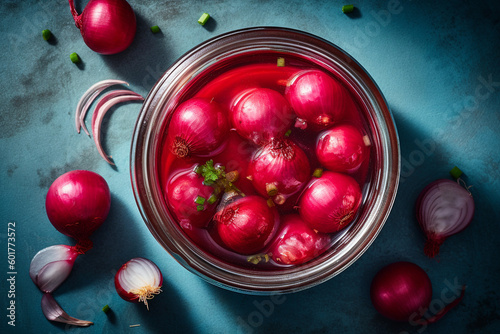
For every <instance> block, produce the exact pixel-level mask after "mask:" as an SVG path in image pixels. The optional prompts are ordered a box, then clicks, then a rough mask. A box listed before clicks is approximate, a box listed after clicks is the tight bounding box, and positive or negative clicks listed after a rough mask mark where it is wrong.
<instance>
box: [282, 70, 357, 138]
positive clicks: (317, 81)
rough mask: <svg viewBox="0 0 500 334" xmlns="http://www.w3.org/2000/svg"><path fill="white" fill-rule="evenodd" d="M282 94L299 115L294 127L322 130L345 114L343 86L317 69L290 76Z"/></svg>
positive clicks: (344, 91)
mask: <svg viewBox="0 0 500 334" xmlns="http://www.w3.org/2000/svg"><path fill="white" fill-rule="evenodd" d="M285 97H286V98H287V100H288V102H290V105H291V106H292V108H293V110H294V111H295V113H296V114H297V116H298V122H296V127H300V128H305V127H308V128H311V129H313V130H322V129H325V128H328V127H331V126H333V125H334V124H335V123H337V122H338V121H339V120H340V119H342V116H343V114H344V111H345V110H344V109H345V108H346V106H347V103H348V102H347V100H349V99H351V97H350V96H349V93H348V91H347V89H346V88H344V87H343V86H342V85H341V84H340V83H339V82H338V81H336V80H335V79H333V78H332V77H331V76H329V75H328V74H326V73H324V72H322V71H319V70H304V71H300V72H298V73H297V74H296V75H295V76H293V77H292V78H291V79H290V80H289V82H288V86H287V88H286V91H285Z"/></svg>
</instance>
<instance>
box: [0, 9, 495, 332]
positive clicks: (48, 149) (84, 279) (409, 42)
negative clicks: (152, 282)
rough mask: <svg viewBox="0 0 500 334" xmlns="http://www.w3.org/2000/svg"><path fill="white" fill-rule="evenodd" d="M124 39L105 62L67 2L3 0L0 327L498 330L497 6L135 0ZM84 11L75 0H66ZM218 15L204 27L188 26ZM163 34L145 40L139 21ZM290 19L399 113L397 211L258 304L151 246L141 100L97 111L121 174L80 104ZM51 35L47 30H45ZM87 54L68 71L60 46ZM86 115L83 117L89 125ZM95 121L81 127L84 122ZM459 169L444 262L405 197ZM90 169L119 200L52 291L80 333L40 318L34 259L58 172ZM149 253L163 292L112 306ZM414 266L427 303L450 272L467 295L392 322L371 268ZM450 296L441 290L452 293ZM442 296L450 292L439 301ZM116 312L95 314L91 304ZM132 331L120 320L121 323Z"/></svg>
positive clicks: (45, 237)
mask: <svg viewBox="0 0 500 334" xmlns="http://www.w3.org/2000/svg"><path fill="white" fill-rule="evenodd" d="M130 3H131V5H132V7H133V8H134V10H135V13H136V15H137V20H138V27H137V35H136V37H135V40H134V42H133V44H132V45H131V47H130V48H129V49H127V50H126V51H125V52H123V53H121V54H118V55H114V56H101V55H98V54H96V53H94V52H93V51H91V50H90V49H88V48H87V47H86V45H85V44H84V43H83V40H82V38H81V36H80V33H79V31H78V29H77V28H76V27H75V26H74V22H73V19H72V17H71V15H70V11H69V6H68V4H67V2H66V1H56V0H43V1H17V0H2V1H1V2H0V16H1V19H0V22H1V23H0V31H1V36H2V38H1V46H2V47H1V51H0V73H1V75H0V83H1V89H0V100H1V101H2V102H1V103H0V173H1V175H0V242H1V245H2V246H1V247H0V280H1V288H0V310H2V311H0V319H1V320H0V323H1V324H0V332H2V333H5V332H8V333H62V332H68V333H118V332H130V333H132V332H133V333H252V332H254V333H341V332H345V333H372V332H374V333H406V332H408V333H445V332H446V333H493V332H499V331H500V302H499V297H500V290H499V288H498V286H499V282H500V261H499V260H498V258H499V257H498V255H499V245H500V209H499V203H500V192H499V191H498V189H499V186H500V171H499V164H500V154H499V146H500V145H499V142H500V64H499V63H500V59H499V58H500V23H499V22H500V3H499V2H498V1H495V0H490V1H459V0H453V1H410V0H400V1H393V0H390V1H389V0H378V1H357V2H354V4H355V5H356V6H357V8H358V10H357V11H356V12H355V13H354V14H353V15H351V16H347V15H344V14H343V13H342V12H341V10H340V9H341V6H342V5H344V4H346V3H343V2H339V1H330V0H328V1H303V0H291V1H274V0H269V1H263V0H262V1H240V0H228V1H225V0H218V1H189V0H182V1H147V2H146V1H135V0H130ZM76 4H77V9H78V10H79V11H81V9H82V8H83V7H84V6H85V4H86V1H76ZM203 12H208V13H210V14H211V15H212V17H213V19H211V21H210V22H209V23H208V24H207V25H206V26H205V27H202V26H200V25H199V24H198V23H197V19H198V18H199V16H200V15H201V14H202V13H203ZM152 25H158V26H160V28H161V31H162V33H161V34H157V35H153V34H152V33H151V32H150V31H149V27H150V26H152ZM263 25H272V26H282V27H290V28H295V29H300V30H303V31H306V32H309V33H312V34H315V35H317V36H320V37H322V38H324V39H327V40H329V41H331V42H333V43H335V44H337V45H338V46H340V47H341V48H343V49H344V50H346V51H347V52H348V53H350V54H351V55H352V56H353V57H354V58H356V59H357V60H358V61H359V62H360V63H361V64H362V65H363V66H364V67H365V68H366V69H367V70H368V72H369V73H371V75H372V76H373V78H374V79H375V81H376V82H377V83H378V85H379V86H380V88H381V90H382V91H383V93H384V94H385V96H386V98H387V101H388V103H389V105H390V107H391V109H392V111H393V113H394V118H395V120H396V123H397V127H398V131H399V135H400V139H401V153H402V172H401V185H400V190H399V192H398V195H397V198H396V202H395V204H394V209H393V211H392V213H391V215H390V217H389V219H388V221H387V223H386V225H385V227H384V229H383V230H382V232H381V233H380V235H379V237H378V238H377V239H376V241H375V242H374V243H373V245H372V246H371V247H370V248H369V249H368V251H367V252H366V253H365V254H364V255H363V256H362V257H361V258H360V259H359V260H358V261H357V262H356V263H355V264H353V265H352V266H351V267H349V268H348V269H347V270H346V271H345V272H343V273H342V274H341V275H339V276H337V277H335V278H333V279H331V280H329V281H327V282H325V283H323V284H322V285H320V286H318V287H315V288H312V289H309V290H306V291H303V292H300V293H296V294H290V295H284V296H280V297H275V298H271V297H256V296H249V295H243V294H237V293H233V292H230V291H225V290H223V289H220V288H217V287H214V286H212V285H210V284H208V283H205V282H204V281H202V280H201V279H199V278H198V277H196V276H195V275H193V274H191V273H189V272H188V271H187V270H185V269H184V268H183V267H181V266H180V265H179V264H178V263H176V262H175V261H174V260H173V259H172V258H171V257H170V256H169V255H168V254H167V253H166V252H165V251H164V250H163V249H162V247H160V245H159V244H158V243H157V242H156V241H155V240H154V238H153V237H152V236H151V235H150V233H149V232H148V230H147V228H146V226H145V224H144V223H143V221H142V219H141V217H140V214H139V211H138V209H137V207H136V204H135V201H134V197H133V194H132V190H131V186H130V182H129V179H130V177H129V154H130V153H129V150H130V141H131V137H132V131H133V128H134V125H135V119H136V116H137V114H138V112H139V110H140V105H139V104H138V103H130V104H125V105H122V106H120V107H119V108H117V109H115V110H114V111H113V112H112V113H110V114H109V115H108V116H107V117H106V121H105V123H104V128H103V131H105V133H104V145H105V148H106V150H107V152H108V153H109V154H111V155H113V157H114V160H115V162H116V166H117V167H116V169H113V168H111V167H110V166H109V165H108V164H107V163H106V162H104V161H103V160H102V159H101V158H100V157H99V155H98V153H97V151H96V149H95V147H94V144H93V141H92V140H91V139H89V138H88V137H86V136H85V135H83V134H80V135H78V134H77V133H76V132H75V130H74V125H73V124H74V121H73V117H74V114H73V113H74V108H75V106H76V103H77V101H78V99H79V98H80V96H81V94H82V93H83V92H84V91H85V90H86V89H87V88H88V87H89V86H91V85H92V84H93V83H95V82H97V81H100V80H103V79H109V78H115V79H123V80H126V81H128V82H129V83H130V84H131V88H132V89H133V90H135V91H136V92H138V93H140V94H142V95H144V96H145V95H146V94H147V93H148V91H149V90H150V88H151V87H152V85H153V84H154V82H155V80H156V79H157V78H158V77H159V76H160V75H161V74H162V73H163V72H164V71H165V70H166V69H167V68H168V67H169V66H170V65H171V64H172V63H173V62H174V61H175V60H176V59H177V58H178V57H180V56H181V55H182V54H184V53H185V52H186V51H188V50H189V49H191V48H192V47H194V46H195V45H197V44H199V43H201V42H203V41H205V40H207V39H209V38H211V37H213V36H216V35H218V34H221V33H225V32H228V31H231V30H234V29H239V28H244V27H252V26H263ZM43 29H50V30H51V31H52V32H53V34H54V36H55V40H53V42H52V43H47V42H46V41H44V40H43V39H42V37H41V31H42V30H43ZM72 52H77V53H78V54H79V55H80V57H81V58H82V60H83V63H82V64H81V65H80V66H75V64H73V63H71V61H70V59H69V54H70V53H72ZM88 119H89V118H88V117H87V120H88ZM87 124H89V121H87ZM454 165H459V166H460V168H461V169H462V170H463V171H464V172H465V173H466V175H467V182H468V183H469V184H472V185H473V186H474V187H473V188H472V192H473V194H474V198H475V202H476V215H475V217H474V220H473V223H472V225H471V226H470V227H469V228H467V229H466V230H465V231H464V232H462V233H460V234H458V235H456V236H453V237H451V238H449V239H448V240H447V241H446V242H445V244H444V246H443V247H442V249H441V253H440V256H439V258H438V259H434V260H431V259H428V258H426V257H425V256H424V254H423V244H424V236H423V234H422V233H421V232H420V230H419V228H418V226H417V223H416V220H415V217H414V214H413V205H414V202H415V199H416V197H417V195H418V193H419V191H420V190H421V189H422V188H423V187H424V186H425V185H426V184H427V183H429V182H431V181H433V180H434V179H437V178H441V177H448V170H450V169H451V168H452V167H453V166H454ZM73 169H88V170H92V171H95V172H97V173H99V174H101V175H102V176H103V177H104V178H105V179H106V180H107V182H108V183H109V186H110V188H111V192H112V207H111V212H110V215H109V217H108V219H107V221H106V222H105V224H104V225H103V226H102V228H101V229H99V230H98V231H97V232H96V233H95V234H94V235H93V241H94V245H95V246H94V248H93V249H92V250H91V251H90V252H88V253H87V254H85V255H84V256H82V257H80V258H78V260H77V262H76V264H75V267H74V270H73V272H72V274H71V276H70V277H69V279H68V280H67V281H66V282H65V283H64V284H63V285H62V286H61V287H60V288H59V289H58V290H57V291H56V293H55V294H54V295H55V297H56V299H57V300H58V302H59V303H60V304H61V305H62V306H63V308H64V309H65V310H66V311H67V312H68V313H69V314H70V315H73V316H75V317H78V318H81V319H85V320H91V321H93V322H94V323H95V324H94V326H92V327H90V328H83V329H80V328H72V327H66V326H64V325H58V324H53V323H50V322H48V321H47V320H46V319H45V318H44V316H43V314H42V312H41V308H40V300H41V296H42V294H41V292H40V291H39V290H38V289H37V288H36V287H35V285H34V284H33V283H32V282H31V280H30V278H29V275H28V268H29V264H30V261H31V258H32V257H33V255H34V254H35V253H36V252H37V251H39V250H40V249H42V248H45V247H47V246H51V245H55V244H69V245H72V244H74V242H73V240H71V239H70V238H67V237H65V236H64V235H62V234H60V233H58V232H56V231H55V229H54V228H53V227H52V226H51V224H50V222H49V221H48V219H47V216H46V213H45V208H44V201H45V195H46V192H47V190H48V187H49V185H50V184H51V183H52V181H53V180H54V179H55V178H56V177H57V176H59V175H61V174H62V173H64V172H66V171H69V170H73ZM9 222H15V223H16V226H15V230H16V231H15V233H16V240H15V249H16V253H15V256H16V271H17V275H16V282H15V283H16V285H15V303H16V322H15V324H16V326H15V327H12V326H9V325H8V324H7V321H8V318H7V317H6V315H7V314H8V311H7V310H6V308H7V307H8V305H9V304H8V303H9V301H10V300H11V298H9V297H8V290H9V286H8V284H7V278H8V277H7V272H8V271H9V270H8V266H7V258H8V252H7V245H6V244H7V229H8V223H9ZM137 256H143V257H147V258H150V259H151V260H153V261H154V262H156V263H157V264H158V265H159V267H160V268H161V270H162V272H163V274H164V278H165V284H164V292H163V293H162V294H161V295H159V296H158V297H156V298H155V299H154V300H153V301H152V302H151V303H150V310H149V311H147V310H146V308H145V307H143V306H142V305H137V304H130V303H127V302H125V301H123V300H121V299H120V297H119V296H118V295H117V294H116V293H115V290H114V287H113V276H114V273H115V272H116V270H117V269H118V268H119V267H120V266H121V264H123V263H124V262H126V261H127V260H129V259H130V258H132V257H137ZM399 260H410V261H413V262H415V263H417V264H418V265H420V266H421V267H422V268H424V269H425V270H426V272H427V273H428V274H429V276H430V278H431V281H432V283H433V289H434V301H435V302H434V307H437V306H439V304H440V300H441V298H442V296H443V293H445V294H446V293H447V291H450V290H449V289H450V288H449V286H450V285H451V286H453V285H454V284H456V283H457V282H458V283H459V284H466V285H467V290H466V295H465V298H464V299H463V301H462V303H461V304H460V305H459V306H457V307H456V308H455V309H453V310H452V311H451V312H450V313H449V314H448V315H446V316H445V317H444V318H443V319H442V320H440V321H439V322H438V323H436V324H433V325H431V326H429V327H427V328H422V327H418V326H417V327H415V326H411V325H410V324H407V323H402V324H400V323H393V322H391V321H388V320H386V319H384V318H382V317H381V316H380V315H378V314H377V312H376V311H375V310H374V308H373V307H372V305H371V302H370V299H369V285H370V282H371V278H372V277H373V276H374V275H375V273H376V272H377V271H378V270H379V269H380V268H381V267H383V266H384V265H386V264H388V263H391V262H395V261H399ZM447 289H448V290H447ZM446 296H447V297H448V298H449V297H450V295H449V294H448V295H446ZM106 304H108V305H109V306H110V307H111V309H112V310H113V313H112V314H111V315H110V316H106V315H105V314H104V313H103V312H101V308H102V306H104V305H106ZM133 324H140V327H135V328H130V327H129V325H133Z"/></svg>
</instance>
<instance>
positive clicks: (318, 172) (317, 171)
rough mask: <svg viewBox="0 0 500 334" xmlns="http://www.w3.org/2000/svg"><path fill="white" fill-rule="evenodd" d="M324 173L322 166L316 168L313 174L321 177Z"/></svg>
mask: <svg viewBox="0 0 500 334" xmlns="http://www.w3.org/2000/svg"><path fill="white" fill-rule="evenodd" d="M321 175H323V169H322V168H316V169H315V170H314V173H313V176H314V177H321Z"/></svg>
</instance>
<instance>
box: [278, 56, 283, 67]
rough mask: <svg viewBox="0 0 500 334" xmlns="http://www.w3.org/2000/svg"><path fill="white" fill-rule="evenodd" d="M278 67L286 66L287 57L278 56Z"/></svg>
mask: <svg viewBox="0 0 500 334" xmlns="http://www.w3.org/2000/svg"><path fill="white" fill-rule="evenodd" d="M276 65H277V66H278V67H284V66H285V58H283V57H278V62H277V64H276Z"/></svg>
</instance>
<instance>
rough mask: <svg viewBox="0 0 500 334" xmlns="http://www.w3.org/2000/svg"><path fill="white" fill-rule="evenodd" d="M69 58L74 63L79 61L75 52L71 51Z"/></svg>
mask: <svg viewBox="0 0 500 334" xmlns="http://www.w3.org/2000/svg"><path fill="white" fill-rule="evenodd" d="M69 58H70V59H71V61H72V62H73V63H75V64H76V63H79V62H80V56H78V54H77V53H76V52H73V53H72V54H70V55H69Z"/></svg>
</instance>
